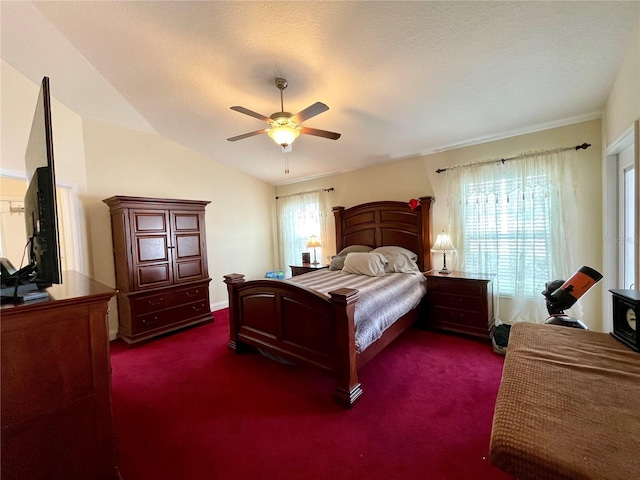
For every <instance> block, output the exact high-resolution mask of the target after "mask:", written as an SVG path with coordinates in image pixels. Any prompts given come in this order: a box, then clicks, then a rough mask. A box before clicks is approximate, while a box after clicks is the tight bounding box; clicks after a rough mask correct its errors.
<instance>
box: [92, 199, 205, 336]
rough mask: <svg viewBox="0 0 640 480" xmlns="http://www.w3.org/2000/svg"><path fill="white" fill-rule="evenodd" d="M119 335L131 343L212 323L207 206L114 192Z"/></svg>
mask: <svg viewBox="0 0 640 480" xmlns="http://www.w3.org/2000/svg"><path fill="white" fill-rule="evenodd" d="M103 201H104V203H106V204H107V205H109V208H110V212H111V233H112V237H113V255H114V261H115V269H116V287H117V289H118V318H119V323H120V326H119V329H118V336H119V337H121V338H122V339H123V340H124V341H126V342H127V343H129V344H135V343H138V342H142V341H146V340H149V339H151V338H153V337H155V336H157V335H160V334H163V333H167V332H170V331H173V330H176V329H178V328H183V327H186V326H188V325H195V324H199V323H205V322H211V321H212V320H213V317H212V316H211V308H210V304H209V282H210V281H211V279H210V278H209V274H208V267H207V245H206V238H205V223H204V209H205V206H206V205H207V204H208V203H209V202H206V201H198V200H170V199H163V198H147V197H125V196H115V197H111V198H107V199H105V200H103Z"/></svg>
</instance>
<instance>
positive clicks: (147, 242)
mask: <svg viewBox="0 0 640 480" xmlns="http://www.w3.org/2000/svg"><path fill="white" fill-rule="evenodd" d="M136 245H137V250H138V252H137V253H138V254H137V258H136V261H137V263H138V264H140V263H145V262H168V261H169V248H168V247H169V246H168V245H167V237H166V236H164V235H163V236H144V237H136Z"/></svg>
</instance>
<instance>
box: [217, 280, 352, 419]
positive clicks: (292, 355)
mask: <svg viewBox="0 0 640 480" xmlns="http://www.w3.org/2000/svg"><path fill="white" fill-rule="evenodd" d="M224 281H225V283H226V284H227V290H228V292H229V348H231V349H232V350H234V351H236V352H242V351H243V350H246V348H247V346H251V347H255V348H259V349H263V350H266V351H267V352H269V353H271V354H274V355H277V356H280V357H282V358H285V359H287V360H291V361H293V362H296V363H304V364H308V365H314V366H317V367H321V368H324V369H326V370H330V371H332V372H335V376H336V391H335V397H336V400H337V401H338V402H339V403H340V404H342V405H344V406H347V407H350V406H351V405H353V404H354V403H355V402H356V401H357V400H358V398H359V397H360V395H361V394H362V387H361V386H360V383H359V382H358V364H357V355H356V347H355V325H354V311H355V302H356V301H357V298H358V290H355V289H350V288H341V289H338V290H335V291H332V292H329V295H330V298H329V299H327V298H326V297H324V296H323V295H321V294H319V293H318V292H315V291H314V290H311V289H309V288H306V287H304V286H302V285H296V284H293V283H290V282H285V281H281V280H271V279H260V280H251V281H248V282H245V279H244V275H240V274H235V273H234V274H230V275H225V277H224Z"/></svg>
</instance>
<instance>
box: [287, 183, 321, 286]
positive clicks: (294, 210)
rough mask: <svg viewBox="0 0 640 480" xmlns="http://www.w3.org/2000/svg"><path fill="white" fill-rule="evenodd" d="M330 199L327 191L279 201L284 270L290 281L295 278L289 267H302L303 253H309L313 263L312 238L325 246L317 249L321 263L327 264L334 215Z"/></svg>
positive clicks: (307, 193) (294, 196) (291, 196)
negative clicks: (329, 235) (292, 276)
mask: <svg viewBox="0 0 640 480" xmlns="http://www.w3.org/2000/svg"><path fill="white" fill-rule="evenodd" d="M327 195H328V193H327V192H325V191H324V190H319V191H314V192H304V193H299V194H295V195H289V196H285V197H279V198H278V200H277V206H278V209H277V212H278V244H279V254H280V258H279V260H280V268H281V269H282V271H283V272H285V275H286V276H287V277H288V276H290V275H291V271H290V269H289V265H300V264H301V263H302V252H309V253H310V254H311V260H313V258H314V252H313V249H310V248H307V242H308V241H309V238H310V237H311V235H316V236H317V237H318V239H319V240H320V245H322V246H321V247H317V248H316V249H315V254H316V256H317V259H318V262H320V263H326V259H325V258H324V256H323V248H324V247H325V246H326V245H327V244H328V240H329V237H328V225H329V220H330V219H331V215H332V213H331V209H330V208H329V206H328V204H329V202H328V197H327ZM324 251H327V250H326V248H324Z"/></svg>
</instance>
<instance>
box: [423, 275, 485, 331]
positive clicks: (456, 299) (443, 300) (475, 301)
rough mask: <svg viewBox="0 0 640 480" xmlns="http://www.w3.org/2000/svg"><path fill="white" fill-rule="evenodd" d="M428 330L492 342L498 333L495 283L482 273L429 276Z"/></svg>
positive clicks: (427, 277) (427, 276)
mask: <svg viewBox="0 0 640 480" xmlns="http://www.w3.org/2000/svg"><path fill="white" fill-rule="evenodd" d="M425 277H426V279H427V311H428V318H427V326H428V327H429V328H433V329H436V330H446V331H450V332H457V333H464V334H466V335H471V336H474V337H478V338H482V339H485V340H489V339H490V338H491V335H493V331H494V329H495V318H494V310H493V279H494V278H495V275H487V274H481V273H479V274H478V273H466V272H451V273H449V274H442V273H438V272H430V273H425Z"/></svg>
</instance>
